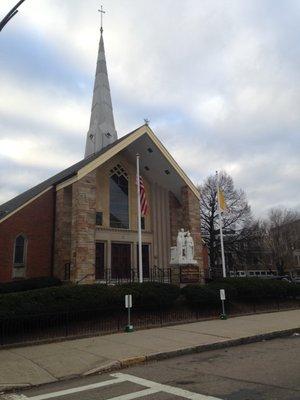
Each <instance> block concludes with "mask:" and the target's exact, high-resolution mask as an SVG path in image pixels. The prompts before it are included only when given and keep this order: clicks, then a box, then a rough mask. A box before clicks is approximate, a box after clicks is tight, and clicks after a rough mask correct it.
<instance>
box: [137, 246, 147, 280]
mask: <svg viewBox="0 0 300 400" xmlns="http://www.w3.org/2000/svg"><path fill="white" fill-rule="evenodd" d="M149 255H150V254H149V244H142V261H143V278H146V279H147V278H149V276H150V274H149V266H150V261H149ZM136 259H137V266H138V271H139V266H140V263H139V245H137V246H136ZM138 274H139V273H138Z"/></svg>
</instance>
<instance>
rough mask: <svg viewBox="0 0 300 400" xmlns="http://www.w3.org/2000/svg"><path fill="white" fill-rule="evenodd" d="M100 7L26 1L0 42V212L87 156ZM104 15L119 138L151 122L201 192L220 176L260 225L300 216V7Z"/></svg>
mask: <svg viewBox="0 0 300 400" xmlns="http://www.w3.org/2000/svg"><path fill="white" fill-rule="evenodd" d="M16 2H17V0H0V18H2V17H3V16H4V15H5V14H6V13H7V12H8V11H9V9H10V8H12V7H13V6H14V5H15V3H16ZM100 4H101V3H100V2H99V1H98V0H85V1H82V0H27V1H26V2H25V3H24V4H23V5H22V6H21V7H20V10H19V13H18V15H17V16H16V17H14V18H13V19H12V20H11V21H10V22H9V24H8V25H7V26H6V27H5V28H4V29H3V31H2V32H1V33H0V168H1V174H0V203H3V202H5V201H7V200H9V199H10V198H12V197H14V196H15V195H17V194H19V193H21V192H22V191H24V190H26V189H28V188H30V187H31V186H33V185H35V184H37V183H39V182H40V181H42V180H44V179H46V178H48V177H50V176H51V175H53V174H55V173H56V172H59V171H60V170H62V169H64V168H66V167H68V166H70V165H71V164H72V163H75V162H77V161H78V160H80V159H82V158H83V155H84V146H85V137H86V132H87V130H88V125H89V117H90V107H91V101H92V90H93V81H94V73H95V68H96V57H97V50H98V42H99V22H100V17H99V13H98V12H97V10H98V8H99V5H100ZM103 5H104V9H106V16H105V19H104V42H105V50H106V57H107V65H108V72H109V79H110V86H111V92H112V101H113V106H114V114H115V122H116V128H117V131H118V135H119V137H121V136H123V135H125V134H126V133H128V132H130V131H131V130H133V129H135V128H136V127H137V126H139V125H141V124H142V123H143V119H144V118H145V117H147V118H149V119H150V126H151V128H152V129H153V130H154V132H155V133H156V135H157V136H158V137H159V138H160V140H161V141H162V142H163V144H164V145H165V146H166V147H167V148H168V150H169V151H170V152H171V154H172V155H173V156H174V158H175V159H176V160H177V162H178V163H179V164H180V165H181V167H182V168H183V169H184V170H185V171H186V172H187V174H188V175H189V176H190V177H191V178H192V180H193V181H194V183H196V184H198V183H202V182H203V180H204V179H205V177H207V176H208V175H209V174H212V173H214V171H215V170H225V171H226V172H228V173H229V174H231V176H232V177H233V179H234V182H235V184H236V186H237V187H239V188H242V189H244V190H245V191H246V194H247V197H248V200H249V202H250V205H251V207H252V210H253V212H254V214H255V215H256V216H264V215H265V214H266V212H267V210H268V209H269V208H271V207H274V206H279V205H283V206H286V207H289V208H297V209H300V133H299V131H300V46H299V38H300V1H299V0H295V1H289V0H236V1H234V0H208V1H205V0H186V1H177V0H151V1H149V0H110V1H108V0H103Z"/></svg>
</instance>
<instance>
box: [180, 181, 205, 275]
mask: <svg viewBox="0 0 300 400" xmlns="http://www.w3.org/2000/svg"><path fill="white" fill-rule="evenodd" d="M181 198H182V221H183V226H182V227H183V228H184V229H185V230H187V229H188V230H189V231H190V232H191V235H192V237H193V239H194V246H195V248H194V252H195V257H194V258H195V260H197V261H198V265H199V270H200V276H201V280H203V279H204V275H205V274H204V268H203V253H202V238H201V231H200V205H199V200H198V199H197V197H196V196H195V194H194V193H193V192H192V191H191V189H190V188H189V187H187V186H183V187H182V189H181Z"/></svg>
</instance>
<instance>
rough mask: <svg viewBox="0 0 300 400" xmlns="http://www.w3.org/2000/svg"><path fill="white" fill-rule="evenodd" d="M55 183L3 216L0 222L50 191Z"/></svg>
mask: <svg viewBox="0 0 300 400" xmlns="http://www.w3.org/2000/svg"><path fill="white" fill-rule="evenodd" d="M52 187H53V185H51V186H49V187H48V188H47V189H45V190H43V191H42V192H41V193H39V194H37V195H36V196H34V197H32V199H30V200H28V201H26V203H24V204H22V205H21V206H20V207H18V208H16V209H15V210H14V211H12V212H11V213H9V214H7V215H6V217H4V218H2V219H1V220H0V224H1V222H4V221H6V220H7V219H8V218H10V217H11V216H12V215H14V214H15V213H17V212H18V211H20V210H22V208H24V207H26V206H28V204H30V203H32V202H33V201H35V200H36V199H38V198H39V197H40V196H42V195H43V194H45V193H46V192H48V190H50V189H52Z"/></svg>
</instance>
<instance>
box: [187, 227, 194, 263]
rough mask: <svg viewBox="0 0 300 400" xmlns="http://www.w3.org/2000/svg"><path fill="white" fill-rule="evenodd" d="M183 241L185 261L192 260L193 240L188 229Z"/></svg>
mask: <svg viewBox="0 0 300 400" xmlns="http://www.w3.org/2000/svg"><path fill="white" fill-rule="evenodd" d="M185 243H186V258H187V261H188V262H190V261H193V260H194V240H193V238H192V236H191V234H190V232H189V231H188V232H187V234H186V239H185Z"/></svg>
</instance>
